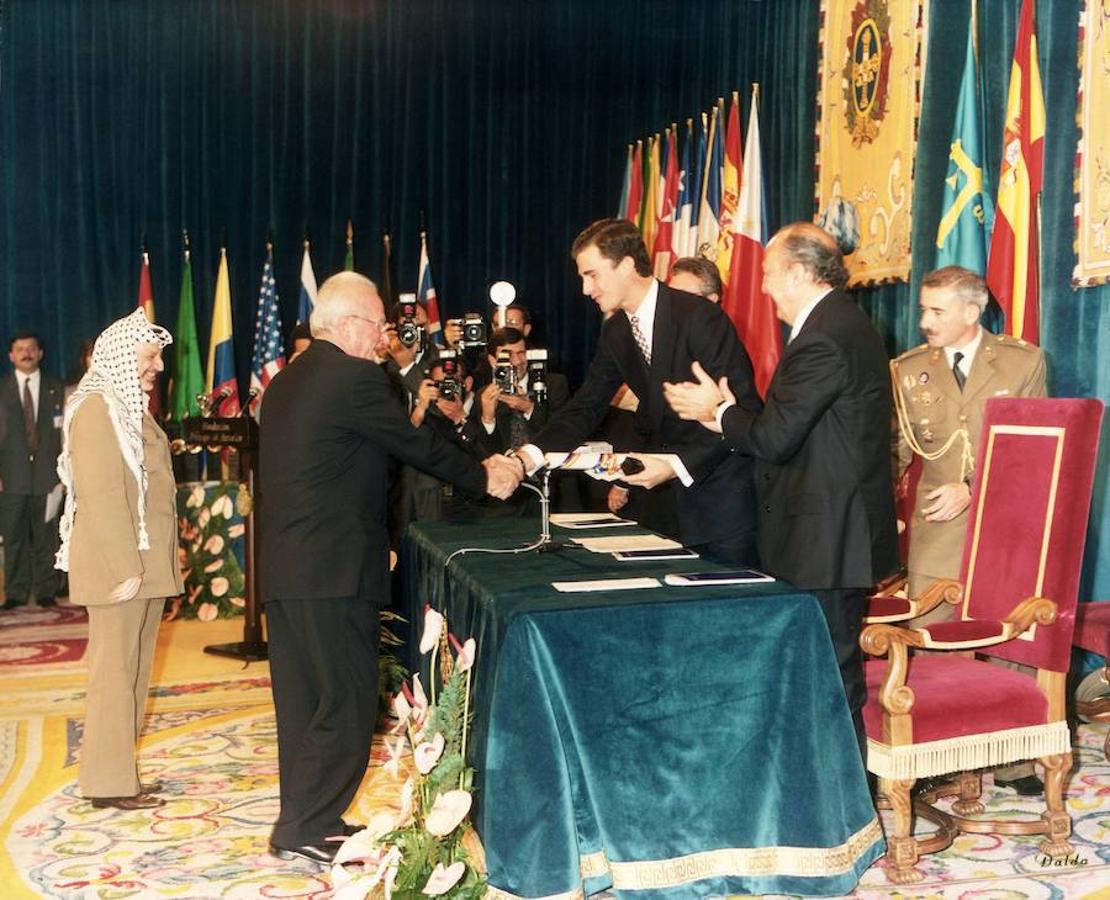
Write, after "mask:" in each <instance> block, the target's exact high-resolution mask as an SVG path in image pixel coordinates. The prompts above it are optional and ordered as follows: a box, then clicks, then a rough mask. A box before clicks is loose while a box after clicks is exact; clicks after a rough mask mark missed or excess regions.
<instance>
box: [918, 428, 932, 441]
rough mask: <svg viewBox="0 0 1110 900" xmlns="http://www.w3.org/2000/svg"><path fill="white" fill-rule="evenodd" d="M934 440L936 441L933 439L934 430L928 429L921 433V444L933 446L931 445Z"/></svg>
mask: <svg viewBox="0 0 1110 900" xmlns="http://www.w3.org/2000/svg"><path fill="white" fill-rule="evenodd" d="M934 440H935V439H934V437H933V429H932V428H926V429H925V430H924V431H923V432H921V442H922V443H924V444H931V443H933V441H934Z"/></svg>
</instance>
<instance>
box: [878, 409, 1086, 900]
mask: <svg viewBox="0 0 1110 900" xmlns="http://www.w3.org/2000/svg"><path fill="white" fill-rule="evenodd" d="M1101 419H1102V403H1101V402H1099V401H1098V400H1057V399H1043V400H1040V399H1038V400H1032V399H1013V398H995V399H991V400H989V401H988V402H987V408H986V413H985V417H984V421H983V430H982V432H981V435H982V437H981V440H980V442H979V458H978V461H977V465H976V471H975V480H974V483H973V485H972V499H971V507H970V509H969V515H968V533H967V536H966V538H965V542H964V554H963V562H962V565H961V569H960V580H959V581H958V582H957V581H942V582H937V583H935V584H933V585H932V586H930V588H929V590H928V591H927V592H926V594H925V595H923V597H922V598H918V599H916V600H915V601H911V603H912V605H913V606H914V607H915V610H914V612H923V611H925V610H926V609H927V608H929V607H930V606H935V605H936V604H937V603H940V602H950V603H953V604H954V605H958V606H959V618H958V619H957V620H956V621H952V622H943V623H939V624H936V625H931V626H929V627H928V628H923V629H908V628H904V627H900V626H898V625H894V624H889V623H884V624H871V625H868V626H867V627H866V628H865V629H864V630H863V633H862V634H861V636H860V644H861V646H862V647H863V649H864V651H865V652H866V653H868V654H870V655H871V656H876V657H880V656H885V657H887V658H886V659H885V660H884V659H874V660H868V661H867V662H866V663H865V671H866V677H867V687H868V702H867V705H866V706H865V707H864V722H865V724H866V727H867V736H868V763H867V768H868V769H869V770H870V771H871V772H873V773H874V774H875V775H877V776H878V777H879V779H880V785H881V788H880V789H881V791H882V793H883V794H884V795H885V796H886V798H887V800H888V801H889V802H890V805H891V808H892V809H893V811H894V818H895V825H894V830H893V834H888V835H887V846H888V851H887V866H886V873H887V876H888V878H889V879H890V880H891V881H893V882H895V883H898V884H908V883H912V882H915V881H919V880H921V878H922V877H923V876H922V874H921V873H920V872H919V871H918V870H917V869H916V868H915V867H914V865H915V863H916V862H917V859H918V857H919V854H920V853H922V852H925V853H929V852H935V851H936V850H939V849H943V848H944V847H946V846H948V845H949V844H950V843H951V842H952V840H953V838H954V837H955V835H956V833H957V832H958V831H960V830H962V831H971V832H976V833H1002V834H1046V835H1047V839H1046V840H1045V842H1044V843H1042V845H1041V850H1042V851H1043V852H1044V853H1045V854H1047V855H1049V856H1066V855H1068V854H1070V853H1071V852H1072V846H1071V844H1069V843H1068V837H1069V836H1070V834H1071V820H1070V818H1069V816H1068V814H1067V812H1066V811H1065V810H1064V805H1063V799H1062V794H1063V781H1064V775H1065V773H1066V772H1067V771H1068V769H1069V768H1070V764H1071V735H1070V733H1069V730H1068V724H1067V721H1066V718H1065V694H1064V691H1065V687H1064V683H1065V678H1066V675H1067V671H1068V666H1069V662H1070V654H1071V643H1072V632H1073V630H1074V626H1075V607H1076V594H1077V591H1078V587H1079V573H1080V566H1081V563H1082V558H1083V543H1084V538H1085V534H1086V528H1087V516H1088V512H1089V509H1090V500H1091V485H1092V480H1093V476H1094V467H1095V457H1096V454H1097V448H1098V436H1099V426H1100V423H1101ZM893 602H894V601H891V603H893ZM881 612H882V610H881V609H876V608H874V607H873V609H872V616H874V615H876V614H879V613H881ZM887 612H888V614H889V616H890V617H891V618H894V617H895V616H896V615H897V617H902V616H904V614H905V609H904V608H903V610H901V611H896V610H894V609H890V610H888V611H887ZM911 647H915V648H924V649H928V650H933V651H941V652H939V653H935V654H925V655H916V656H913V657H911V656H910V655H909V654H908V650H909V648H911ZM976 654H982V655H986V656H989V657H995V658H998V659H1004V660H1010V661H1012V662H1016V663H1021V664H1024V665H1026V666H1030V667H1032V668H1033V669H1035V675H1033V676H1030V675H1027V674H1025V673H1023V672H1019V671H1013V670H1011V669H1008V668H1005V667H1002V666H998V665H994V664H992V663H990V662H988V661H986V660H983V659H979V658H976ZM1024 759H1038V760H1039V761H1040V762H1041V764H1042V765H1043V766H1044V769H1045V801H1046V805H1047V810H1046V811H1045V813H1044V814H1043V815H1042V817H1041V819H1039V820H1036V821H1031V822H1030V821H1026V822H999V821H982V820H975V819H972V818H970V817H971V816H975V815H978V814H980V813H982V812H983V809H984V807H983V805H982V804H981V803H980V802H979V796H980V794H981V789H982V785H981V779H980V777H979V776H978V775H977V774H974V773H973V772H971V770H975V769H982V768H986V767H991V766H998V765H1004V764H1006V763H1012V762H1017V761H1019V760H1024ZM949 773H960V774H959V775H958V783H959V799H958V800H957V801H956V803H955V804H954V806H953V808H952V814H948V813H944V812H941V811H940V810H937V809H935V808H933V807H931V806H929V805H928V804H926V803H924V801H923V800H922V799H920V798H918V799H917V800H916V801H913V802H912V805H911V797H910V789H911V788H912V787H913V784H914V782H915V781H916V780H917V779H918V778H925V777H928V776H937V775H947V774H949ZM915 812H916V813H917V814H918V815H921V816H923V817H926V818H929V819H931V820H932V821H934V822H937V824H938V825H940V829H939V830H938V831H937V832H936V833H935V834H934V835H932V836H931V837H929V838H923V839H915V838H914V837H913V817H914V813H915Z"/></svg>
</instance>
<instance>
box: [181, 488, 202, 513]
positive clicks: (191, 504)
mask: <svg viewBox="0 0 1110 900" xmlns="http://www.w3.org/2000/svg"><path fill="white" fill-rule="evenodd" d="M203 502H204V488H202V487H195V488H193V490H192V491H191V492H190V493H189V499H188V500H186V501H185V506H186V507H187V508H188V509H196V508H197V507H198V506H200V505H201V504H202V503H203Z"/></svg>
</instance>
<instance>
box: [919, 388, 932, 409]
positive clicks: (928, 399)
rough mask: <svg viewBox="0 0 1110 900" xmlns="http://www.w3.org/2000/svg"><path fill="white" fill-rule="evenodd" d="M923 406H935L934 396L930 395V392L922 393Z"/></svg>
mask: <svg viewBox="0 0 1110 900" xmlns="http://www.w3.org/2000/svg"><path fill="white" fill-rule="evenodd" d="M921 404H922V406H932V405H933V395H932V394H930V393H929V392H928V391H922V392H921Z"/></svg>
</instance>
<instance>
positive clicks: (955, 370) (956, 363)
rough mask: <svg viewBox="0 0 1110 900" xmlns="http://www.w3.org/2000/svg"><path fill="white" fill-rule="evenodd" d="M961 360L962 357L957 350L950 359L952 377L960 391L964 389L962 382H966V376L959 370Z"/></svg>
mask: <svg viewBox="0 0 1110 900" xmlns="http://www.w3.org/2000/svg"><path fill="white" fill-rule="evenodd" d="M963 358H964V355H963V354H962V353H960V352H959V351H958V350H957V351H956V353H955V354H954V355H953V357H952V375H953V376H954V377H955V379H956V386H957V387H958V388H959V389H960V390H961V391H962V390H963V389H964V382H965V381H967V376H966V375H965V374H964V373H963V369H961V368H960V360H962V359H963Z"/></svg>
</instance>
